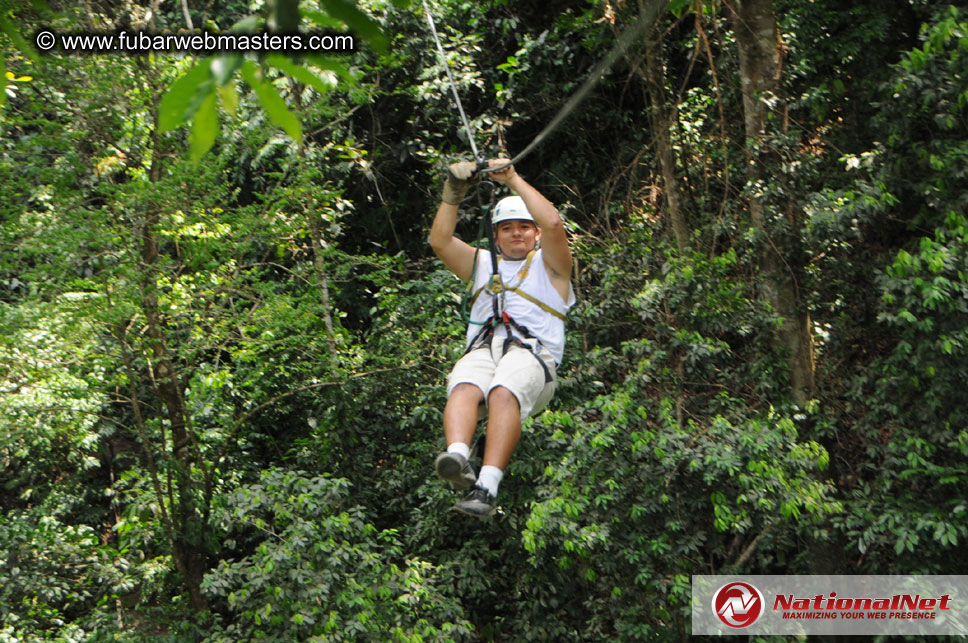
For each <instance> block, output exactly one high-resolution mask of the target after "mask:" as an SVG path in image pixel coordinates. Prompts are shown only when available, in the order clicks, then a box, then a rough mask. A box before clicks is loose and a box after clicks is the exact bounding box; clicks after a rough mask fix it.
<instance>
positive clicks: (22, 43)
mask: <svg viewBox="0 0 968 643" xmlns="http://www.w3.org/2000/svg"><path fill="white" fill-rule="evenodd" d="M0 31H2V32H3V33H5V34H7V37H8V38H10V40H11V41H12V42H13V44H14V46H15V47H16V48H17V49H18V50H19V51H20V53H22V54H23V55H24V56H27V57H28V58H30V59H31V60H37V52H36V51H35V50H34V48H33V46H32V45H31V44H30V43H29V42H27V39H26V38H24V37H23V35H22V34H21V33H20V28H19V27H18V26H17V25H15V24H14V23H13V22H11V21H10V18H8V17H7V16H6V15H4V14H3V13H0Z"/></svg>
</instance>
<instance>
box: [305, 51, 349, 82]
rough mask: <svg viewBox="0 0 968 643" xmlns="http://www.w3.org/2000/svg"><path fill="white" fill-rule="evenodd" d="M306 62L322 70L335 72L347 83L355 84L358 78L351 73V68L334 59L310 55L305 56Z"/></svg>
mask: <svg viewBox="0 0 968 643" xmlns="http://www.w3.org/2000/svg"><path fill="white" fill-rule="evenodd" d="M305 59H306V62H310V63H312V64H313V65H314V66H316V67H319V68H320V69H328V70H329V71H332V72H335V73H336V75H338V76H339V77H340V78H342V79H343V80H344V81H345V82H347V83H351V84H355V83H356V77H354V76H353V72H351V71H350V69H349V67H347V66H346V65H344V64H343V63H341V62H339V61H338V60H336V59H334V58H328V57H326V56H318V55H310V56H305Z"/></svg>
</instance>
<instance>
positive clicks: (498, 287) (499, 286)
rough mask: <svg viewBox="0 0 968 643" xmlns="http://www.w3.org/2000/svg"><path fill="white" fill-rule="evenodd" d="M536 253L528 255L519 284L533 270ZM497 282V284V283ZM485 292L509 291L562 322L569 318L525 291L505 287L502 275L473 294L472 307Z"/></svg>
mask: <svg viewBox="0 0 968 643" xmlns="http://www.w3.org/2000/svg"><path fill="white" fill-rule="evenodd" d="M536 252H537V251H536V250H532V251H531V252H529V253H528V257H527V259H525V261H524V267H523V268H522V269H521V271H520V272H518V283H519V284H520V283H521V282H523V281H524V278H525V277H527V276H528V271H529V270H530V269H531V260H532V259H534V255H535V253H536ZM502 258H503V257H500V256H499V257H498V258H497V260H498V261H501V259H502ZM495 281H496V282H497V283H495ZM484 290H487V291H488V292H491V293H493V294H498V293H500V292H502V291H505V290H506V291H508V292H513V293H515V294H517V295H520V296H521V297H524V298H525V299H527V300H528V301H530V302H531V303H532V304H534V305H535V306H537V307H538V308H540V309H541V310H543V311H545V312H546V313H548V314H551V315H554V316H555V317H557V318H558V319H560V320H561V321H565V320H566V319H567V317H565V316H564V315H563V314H561V313H560V312H558V311H557V310H555V309H554V308H552V307H551V306H549V305H548V304H546V303H544V302H543V301H541V300H539V299H538V298H537V297H532V296H531V295H529V294H528V293H526V292H524V291H523V290H521V289H520V288H518V287H517V286H507V285H505V284H504V283H502V282H501V281H500V275H491V278H490V280H489V281H488V283H487V284H485V285H483V286H481V287H480V288H478V289H477V292H475V293H474V294H473V296H471V304H470V305H471V306H472V307H473V306H474V302H475V301H477V297H478V295H480V294H481V292H482V291H484Z"/></svg>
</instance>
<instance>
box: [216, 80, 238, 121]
mask: <svg viewBox="0 0 968 643" xmlns="http://www.w3.org/2000/svg"><path fill="white" fill-rule="evenodd" d="M218 94H219V96H220V97H221V98H222V107H224V108H225V111H226V112H228V113H229V114H231V115H232V116H235V112H236V110H238V108H239V94H238V90H237V89H236V87H235V83H229V84H227V85H222V86H221V87H219V88H218Z"/></svg>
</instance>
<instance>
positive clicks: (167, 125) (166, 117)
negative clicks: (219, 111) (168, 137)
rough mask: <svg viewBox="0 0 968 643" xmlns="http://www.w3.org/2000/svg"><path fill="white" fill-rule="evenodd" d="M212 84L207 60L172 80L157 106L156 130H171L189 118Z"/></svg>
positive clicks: (211, 87)
mask: <svg viewBox="0 0 968 643" xmlns="http://www.w3.org/2000/svg"><path fill="white" fill-rule="evenodd" d="M213 86H214V83H213V81H212V72H211V69H210V66H209V62H208V61H207V60H203V61H200V62H199V63H198V64H196V65H195V66H194V67H192V68H191V69H189V70H188V72H186V73H185V74H184V75H183V76H182V77H181V78H179V79H178V80H176V81H175V82H173V83H172V84H171V87H169V88H168V91H167V92H166V93H165V95H164V96H163V97H162V99H161V105H159V107H158V131H160V132H168V131H171V130H173V129H175V128H176V127H178V126H179V125H181V124H182V123H184V122H185V121H187V120H188V119H190V118H191V117H192V116H193V115H194V114H195V112H196V111H197V110H198V109H199V107H200V106H201V104H202V103H203V102H204V101H205V100H206V99H207V97H208V95H209V94H211V92H212V89H213Z"/></svg>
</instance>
